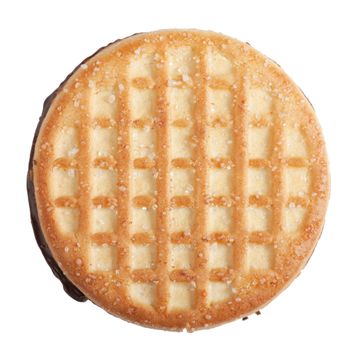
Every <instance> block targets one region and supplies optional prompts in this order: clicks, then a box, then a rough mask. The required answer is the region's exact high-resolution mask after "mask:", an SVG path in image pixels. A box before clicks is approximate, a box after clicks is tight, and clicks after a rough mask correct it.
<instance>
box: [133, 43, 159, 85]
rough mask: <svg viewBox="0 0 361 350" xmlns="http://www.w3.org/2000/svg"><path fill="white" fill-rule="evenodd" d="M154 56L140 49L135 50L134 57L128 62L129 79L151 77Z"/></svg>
mask: <svg viewBox="0 0 361 350" xmlns="http://www.w3.org/2000/svg"><path fill="white" fill-rule="evenodd" d="M153 65H154V54H153V53H152V52H149V51H148V52H147V51H146V50H144V49H142V48H138V49H136V52H135V55H134V56H133V57H132V59H131V60H130V62H129V66H128V76H129V78H131V79H133V78H139V77H148V78H151V77H152V75H153Z"/></svg>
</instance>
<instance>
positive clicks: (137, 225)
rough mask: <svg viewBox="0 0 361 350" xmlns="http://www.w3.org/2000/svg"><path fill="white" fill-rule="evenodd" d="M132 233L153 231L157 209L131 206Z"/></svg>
mask: <svg viewBox="0 0 361 350" xmlns="http://www.w3.org/2000/svg"><path fill="white" fill-rule="evenodd" d="M130 211H131V225H130V231H131V233H141V232H153V231H154V227H155V210H153V209H143V208H131V210H130Z"/></svg>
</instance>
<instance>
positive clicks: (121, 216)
mask: <svg viewBox="0 0 361 350" xmlns="http://www.w3.org/2000/svg"><path fill="white" fill-rule="evenodd" d="M184 46H187V47H189V46H191V47H192V50H193V53H194V56H195V57H196V58H199V60H200V62H197V60H195V61H196V64H195V65H196V68H195V72H194V73H191V74H190V76H186V77H182V79H180V80H179V81H180V82H179V84H180V85H181V84H185V85H187V84H189V79H191V80H192V85H187V86H188V88H189V89H191V90H192V91H193V93H194V94H195V95H196V97H197V102H196V104H195V107H194V110H193V113H194V116H195V121H194V126H193V130H194V136H195V138H196V140H195V142H196V143H197V147H196V150H195V151H194V154H193V158H194V159H192V161H194V164H195V165H194V168H195V172H196V176H197V178H198V179H200V180H199V183H200V184H199V185H197V186H196V188H195V194H194V197H193V198H192V206H193V207H194V208H195V211H196V224H195V226H194V228H193V229H192V232H191V241H190V242H191V244H192V246H193V248H194V250H195V252H196V258H195V261H194V266H193V267H192V269H190V270H189V271H180V272H181V273H178V272H177V271H170V268H169V259H167V257H169V242H170V241H171V239H172V240H176V238H174V239H173V236H174V235H172V238H171V236H170V233H169V232H168V230H167V227H168V225H169V223H168V221H169V210H170V208H172V204H170V198H169V193H168V190H167V182H166V179H167V178H168V170H169V163H170V154H169V153H170V152H169V151H167V149H168V147H169V145H168V139H167V135H168V134H169V132H170V122H169V112H168V106H169V101H168V100H167V88H169V87H174V86H172V84H176V86H178V80H176V82H175V83H174V82H173V83H172V82H171V83H170V81H169V79H168V78H167V76H166V69H165V63H164V58H165V55H166V54H165V52H166V50H168V49H169V48H170V47H184ZM143 47H145V48H146V52H148V50H150V52H151V51H152V50H155V51H154V52H156V54H158V55H160V59H159V61H157V63H156V64H155V68H154V72H155V73H154V82H152V81H150V80H149V79H148V80H147V79H133V80H132V84H133V85H132V86H133V87H134V86H135V87H136V88H138V89H155V91H156V105H157V114H158V115H157V119H155V120H154V129H155V130H156V137H157V140H158V143H157V146H156V147H157V156H156V167H157V171H158V173H159V175H160V176H159V175H158V179H157V180H156V181H157V182H156V184H157V190H158V191H157V195H156V198H155V200H156V203H157V205H158V208H157V209H158V211H159V212H160V211H166V212H167V213H168V214H167V215H158V216H157V219H156V225H157V229H156V230H155V231H156V232H155V237H154V241H155V244H156V247H157V253H156V263H155V266H154V267H153V268H151V269H148V270H147V271H144V269H143V271H142V270H141V269H140V270H137V271H135V270H134V269H132V268H131V263H130V262H129V256H130V252H129V251H130V245H131V244H132V239H135V238H134V237H131V233H130V231H129V226H130V217H129V213H130V208H129V202H130V198H129V197H130V194H129V191H128V190H127V189H128V186H129V181H128V179H129V166H128V165H129V164H130V158H131V155H130V154H129V142H130V141H129V140H130V136H129V134H130V132H129V130H130V125H131V120H130V119H131V118H130V107H129V95H128V94H129V91H128V90H129V87H128V86H129V85H130V83H129V79H128V77H127V76H126V72H125V70H126V67H127V64H128V60H129V59H130V60H132V59H134V56H137V52H139V49H140V48H141V49H142V48H143ZM209 49H211V50H215V51H217V52H220V53H221V54H222V55H223V56H224V57H226V59H227V60H228V61H230V62H231V63H232V67H233V73H234V74H233V76H232V77H231V78H230V79H236V81H234V82H233V81H231V82H232V85H231V84H230V83H229V84H228V85H227V84H225V79H223V80H221V79H218V80H217V79H215V78H214V79H213V77H211V78H209V75H208V74H207V71H206V69H207V68H206V59H205V58H204V57H205V50H209ZM197 73H198V76H197ZM234 77H235V78H234ZM184 78H185V79H184ZM115 82H116V85H115ZM152 84H154V86H152ZM94 85H95V86H96V88H97V89H106V90H108V89H109V86H110V85H111V86H112V87H114V86H117V87H116V99H117V100H118V101H117V102H116V107H115V108H116V112H115V115H116V117H115V118H116V119H115V121H116V124H115V125H112V126H115V128H116V130H117V135H118V137H120V138H121V141H119V144H118V148H117V150H116V153H115V154H114V157H113V158H114V159H113V158H111V159H112V161H115V163H114V164H113V163H112V164H109V159H110V158H109V157H106V159H103V160H102V159H100V161H99V162H100V163H98V165H99V164H100V167H101V165H102V164H105V165H104V166H105V167H106V168H107V169H109V167H110V168H111V169H113V168H114V169H116V173H117V176H118V179H117V181H119V183H117V192H116V193H115V195H114V197H115V200H116V204H115V206H116V208H117V224H116V227H115V230H114V232H113V233H111V234H108V233H107V234H105V233H104V234H103V235H101V234H100V233H98V234H96V235H92V234H91V233H90V222H91V220H92V219H91V217H90V215H91V214H90V213H91V208H92V207H94V206H95V207H96V206H100V207H101V208H109V207H111V206H112V205H113V204H112V203H110V202H109V201H108V199H107V198H103V197H104V196H97V199H96V200H97V202H96V203H95V202H94V200H95V199H94V198H91V188H90V187H91V186H89V182H90V181H91V176H90V171H89V169H90V167H91V164H90V162H91V157H90V151H89V147H90V146H89V144H90V143H91V142H92V140H91V139H90V132H89V130H91V128H92V127H93V124H92V123H93V122H94V121H93V120H92V119H91V118H90V117H89V113H90V112H89V110H88V107H87V106H88V105H89V93H90V92H89V91H90V90H91V89H93V88H94ZM206 86H208V87H211V88H212V89H213V88H214V89H221V90H222V89H223V90H226V89H229V91H231V93H232V96H233V97H232V98H233V99H234V101H239V103H233V104H232V115H233V123H234V125H232V127H233V129H234V130H237V132H238V135H239V136H237V135H236V134H234V135H233V137H234V139H233V140H234V143H235V146H234V151H233V153H232V161H233V163H234V164H242V163H244V162H245V161H246V160H248V161H249V162H250V164H251V165H252V166H254V167H256V168H269V169H270V171H271V178H272V181H271V182H272V186H271V187H272V188H271V189H270V193H269V195H268V196H262V195H261V196H258V197H257V196H253V197H252V198H251V196H250V197H249V198H248V197H247V198H246V194H245V192H247V191H245V188H247V186H248V184H247V183H246V180H245V174H246V173H245V171H247V170H246V169H245V167H244V166H235V169H234V176H233V180H232V181H233V182H232V183H233V192H234V193H232V196H231V197H230V198H231V199H230V201H231V204H230V206H231V207H232V208H233V214H232V220H233V221H232V225H233V226H232V229H233V233H234V237H233V239H234V241H232V244H233V245H232V249H233V250H234V253H233V255H232V256H233V264H232V266H230V267H229V268H227V269H222V268H218V269H213V270H210V269H209V268H207V264H208V261H207V256H206V255H207V244H209V242H211V241H215V242H218V243H221V242H224V237H223V238H222V236H221V235H218V236H217V235H213V236H212V237H213V238H210V237H208V236H207V237H206V235H205V231H206V226H207V217H206V210H207V209H206V207H207V205H221V206H222V205H224V206H227V204H222V203H223V202H224V203H226V201H227V198H226V199H224V200H223V199H222V198H220V197H218V198H216V199H214V198H211V199H210V198H208V197H209V196H208V194H207V193H206V191H207V187H206V182H207V180H206V179H207V169H208V166H207V158H208V156H209V154H207V145H206V141H205V137H204V134H205V128H206V125H207V120H206V117H207V110H206V104H207V101H208V100H207V99H208V98H209V95H207V92H206ZM245 87H247V88H250V89H251V90H252V89H253V90H257V91H259V90H261V91H267V94H268V95H269V96H270V98H271V99H272V110H271V111H268V114H269V115H271V120H270V121H267V120H266V118H263V117H261V118H255V119H254V123H255V124H256V125H255V127H262V125H263V126H267V125H268V127H269V128H270V132H271V134H272V137H271V140H272V141H270V142H269V145H268V146H267V147H269V148H270V155H269V157H268V158H267V159H266V160H265V159H250V158H249V155H248V154H247V149H246V148H247V138H246V133H247V130H248V124H246V122H248V121H249V122H250V123H251V122H253V120H251V119H252V116H251V115H250V114H249V113H248V112H247V103H249V101H248V100H249V99H250V97H247V96H248V95H247V94H246V93H245V91H246V88H245ZM253 90H252V91H253ZM207 91H208V90H207ZM109 96H111V95H109ZM109 96H108V98H109ZM112 99H113V98H109V101H108V102H111V100H112ZM113 102H114V101H113ZM247 113H248V117H247V118H248V119H247V121H245V119H246V118H245V117H244V116H245V115H246V114H247ZM98 119H99V120H97V121H96V123H98V124H99V123H100V124H101V123H108V124H109V123H111V122H112V121H110V122H109V121H105V120H104V118H98ZM214 122H216V123H221V122H222V120H217V118H215V121H214ZM257 123H258V124H257ZM267 123H268V124H267ZM179 125H181V124H179ZM285 125H286V127H288V126H291V127H294V125H297V130H299V131H300V133H301V134H302V136H303V141H304V143H305V144H306V148H307V154H306V156H304V157H302V158H301V157H288V158H287V159H286V157H285V156H284V154H285V147H288V146H285V145H286V144H287V142H286V141H287V140H286V136H285V134H284V130H286V127H285ZM105 126H107V125H105ZM108 126H109V125H108ZM64 127H71V128H75V129H76V130H77V133H78V136H77V137H78V141H79V142H78V143H79V147H78V151H76V154H75V157H59V158H56V156H55V153H56V152H55V151H54V149H55V148H56V147H57V146H56V142H57V141H56V138H57V137H58V133H59V130H60V129H62V128H64ZM100 127H104V125H103V126H102V125H100ZM110 127H111V126H110ZM275 140H276V141H277V142H276V141H275ZM291 142H292V139H291ZM127 146H128V149H127ZM236 151H237V152H236ZM206 156H207V157H206ZM65 158H72V159H70V160H69V159H65ZM98 158H101V157H98ZM59 159H60V160H59ZM217 161H220V162H221V160H219V159H218V160H217ZM257 161H258V163H257ZM72 162H73V163H72ZM74 162H75V163H74ZM178 162H179V161H178ZM252 162H253V163H252ZM267 162H268V164H265V163H267ZM139 163H140V164H145V165H142V166H149V162H148V163H146V162H140V161H139ZM147 164H148V165H147ZM257 164H258V165H257ZM124 165H127V166H124ZM54 167H57V169H63V170H64V169H65V170H69V169H73V168H75V169H77V172H78V173H77V175H76V176H77V177H79V178H78V182H79V188H80V190H77V193H76V195H75V196H59V198H54V185H53V184H54V180H52V176H53V169H54ZM288 167H292V168H296V169H299V168H302V169H306V170H305V171H307V182H308V183H309V185H308V186H309V188H308V192H307V193H306V194H302V195H301V196H291V195H288V194H287V193H286V192H287V191H286V187H287V186H286V175H285V173H286V170H287V169H288ZM33 177H34V188H35V197H36V206H37V211H38V214H39V222H40V226H41V230H42V232H43V234H44V237H45V240H46V242H47V244H48V246H49V248H50V251H51V253H52V255H53V257H54V259H55V261H56V262H57V263H58V265H59V267H60V268H61V270H62V271H63V272H64V274H65V275H66V276H67V278H69V280H70V281H71V282H72V283H73V284H74V285H75V286H76V287H77V288H79V290H80V291H81V292H82V293H84V295H85V296H87V297H88V298H89V299H90V300H91V301H93V302H94V303H96V304H97V305H99V306H101V307H102V308H104V309H105V310H106V311H108V312H110V313H112V314H113V315H115V316H118V317H121V318H123V319H125V320H128V321H131V322H135V323H139V324H141V325H143V326H147V327H155V328H162V329H169V330H182V329H184V328H186V329H188V330H195V329H200V328H206V327H211V326H215V325H218V324H220V323H223V322H227V321H230V320H233V319H235V318H239V317H244V316H246V315H249V314H251V313H254V312H255V311H257V310H259V309H260V308H262V307H263V306H264V305H266V304H267V303H268V302H270V301H271V300H272V299H273V298H274V297H275V296H277V295H278V294H279V293H280V292H281V291H282V290H284V289H285V288H286V287H287V286H288V285H289V283H290V282H292V280H293V279H294V278H295V277H296V276H297V275H298V274H299V273H300V271H301V269H302V268H303V267H304V265H305V264H306V262H307V261H308V259H309V257H310V256H311V254H312V252H313V250H314V248H315V245H316V243H317V240H318V238H319V236H320V234H321V230H322V227H323V222H324V216H325V212H326V206H327V201H328V196H329V176H328V165H327V157H326V151H325V145H324V141H323V137H322V134H321V130H320V127H319V125H318V122H317V119H316V116H315V113H314V111H313V109H312V107H311V105H310V103H309V102H308V100H307V99H306V98H305V96H304V95H303V94H302V92H301V91H300V89H299V88H298V87H297V86H296V85H295V84H294V83H293V82H292V81H291V80H290V78H289V77H287V75H286V74H285V73H284V72H283V71H282V70H281V68H280V67H279V66H278V65H276V64H275V63H274V62H272V61H270V60H269V59H267V58H266V57H265V56H263V55H262V54H260V53H258V52H257V51H256V50H254V49H253V48H251V47H250V46H249V45H248V44H244V43H241V42H238V41H236V40H234V39H230V38H228V37H225V36H223V35H220V34H216V33H212V32H201V31H196V30H192V31H189V30H186V31H183V30H166V31H159V32H154V33H146V34H138V35H135V36H132V37H130V38H126V39H124V40H121V41H117V42H115V43H113V44H111V45H109V46H108V47H106V48H104V49H103V50H101V51H99V52H98V53H97V54H96V55H95V56H93V57H91V58H90V59H88V60H87V61H86V62H85V63H83V64H82V65H81V66H80V67H79V68H78V69H77V70H75V71H74V72H73V74H72V75H71V76H70V77H69V78H68V79H67V81H66V82H65V84H64V85H63V86H61V87H60V89H59V90H58V92H57V94H56V97H55V98H54V100H53V101H52V103H51V106H50V108H49V110H48V111H47V114H46V116H45V119H44V121H43V123H42V125H41V127H40V132H39V135H38V138H37V141H36V144H35V153H34V159H33ZM52 181H53V182H52ZM287 181H288V180H287ZM122 186H124V187H125V188H126V190H125V191H124V189H123V188H122ZM247 193H248V192H247ZM237 197H239V198H237ZM259 197H261V199H260V198H259ZM265 197H267V198H265ZM139 200H142V201H143V202H142V203H144V201H146V200H147V198H140V199H139ZM262 200H265V202H262ZM267 200H268V201H269V202H267ZM179 201H180V202H181V204H179V205H180V206H181V205H185V204H184V199H178V202H179ZM182 201H183V202H182ZM212 201H213V202H216V204H212V203H213V202H212ZM176 202H177V201H174V203H176ZM211 202H212V203H211ZM261 202H262V203H263V204H262V203H261ZM182 203H183V204H182ZM187 203H188V202H187ZM217 203H218V204H217ZM250 204H252V205H256V206H262V207H265V208H267V209H269V210H271V211H272V219H271V223H270V227H269V229H268V230H267V234H266V232H252V235H251V234H250V233H249V232H248V230H246V228H245V226H246V223H245V221H246V218H245V214H244V212H245V211H246V207H247V206H249V205H250ZM174 205H175V204H174ZM58 207H61V208H70V209H74V208H77V210H79V226H78V228H77V230H76V233H75V234H73V235H69V234H64V232H61V231H62V230H61V229H59V217H56V214H55V213H56V210H57V208H58ZM294 207H296V208H303V209H304V210H305V215H304V218H303V221H302V223H301V224H300V225H299V228H298V229H297V235H287V234H285V232H284V231H285V229H284V216H285V214H284V213H283V212H284V210H285V208H290V210H291V209H293V208H294ZM137 237H138V236H137ZM137 239H140V241H142V240H143V241H144V237H143V238H142V237H140V238H139V237H138V238H137ZM147 239H148V238H147ZM164 242H166V243H167V244H165V243H164ZM180 242H185V241H184V238H183V241H182V239H180ZM187 242H188V241H187ZM248 243H251V244H256V245H263V244H266V245H267V246H270V247H271V248H272V254H274V257H273V258H272V259H271V260H272V264H271V265H272V266H270V268H261V269H257V268H249V269H248V270H247V269H246V268H245V265H246V263H245V259H246V258H245V256H246V251H247V248H246V247H247V244H248ZM92 244H97V245H99V246H103V245H106V246H109V247H115V249H116V254H117V255H116V258H115V260H116V267H117V268H115V267H114V268H113V267H112V269H111V270H110V271H94V270H91V269H89V266H90V265H91V262H90V261H89V259H90V258H89V246H90V245H92ZM209 280H214V281H217V282H219V283H222V282H224V284H229V285H231V286H232V288H231V289H232V292H231V294H230V295H229V297H228V298H226V299H225V300H224V301H217V302H209V301H207V300H208V299H207V291H208V289H207V283H208V281H209ZM172 281H175V282H179V283H183V282H184V283H189V284H190V282H192V281H194V282H195V284H196V289H195V291H194V305H193V306H192V307H191V308H189V309H176V310H169V308H168V307H167V305H168V303H169V286H170V283H172ZM136 282H142V283H147V284H153V285H155V286H156V297H155V301H154V304H152V305H150V306H149V305H148V306H147V305H145V304H142V303H140V302H135V301H134V300H133V298H132V297H131V295H130V293H129V284H130V283H136ZM208 292H209V291H208Z"/></svg>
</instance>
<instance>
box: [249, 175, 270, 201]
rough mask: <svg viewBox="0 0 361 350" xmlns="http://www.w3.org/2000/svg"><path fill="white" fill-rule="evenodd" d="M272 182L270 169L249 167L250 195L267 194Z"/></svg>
mask: <svg viewBox="0 0 361 350" xmlns="http://www.w3.org/2000/svg"><path fill="white" fill-rule="evenodd" d="M270 184H271V177H270V172H269V169H262V168H248V170H247V188H248V194H249V195H262V196H264V195H267V194H268V193H269V188H270Z"/></svg>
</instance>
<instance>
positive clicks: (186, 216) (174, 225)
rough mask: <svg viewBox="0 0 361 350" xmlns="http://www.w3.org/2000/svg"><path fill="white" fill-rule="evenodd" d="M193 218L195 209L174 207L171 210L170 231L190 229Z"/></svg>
mask: <svg viewBox="0 0 361 350" xmlns="http://www.w3.org/2000/svg"><path fill="white" fill-rule="evenodd" d="M193 220H194V213H193V209H191V208H172V209H171V210H170V211H169V230H170V232H182V231H190V230H191V229H192V225H193Z"/></svg>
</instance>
